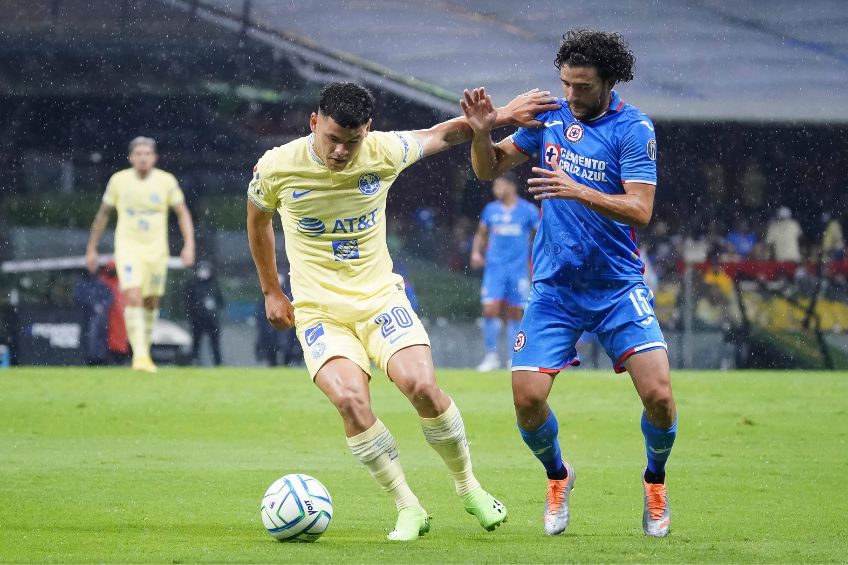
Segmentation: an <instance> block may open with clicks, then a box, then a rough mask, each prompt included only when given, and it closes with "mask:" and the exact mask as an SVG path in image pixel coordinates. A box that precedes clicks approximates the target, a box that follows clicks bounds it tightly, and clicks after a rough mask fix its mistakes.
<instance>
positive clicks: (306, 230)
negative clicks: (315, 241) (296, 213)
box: [297, 218, 327, 237]
mask: <svg viewBox="0 0 848 565" xmlns="http://www.w3.org/2000/svg"><path fill="white" fill-rule="evenodd" d="M326 230H327V226H325V225H324V222H322V221H321V220H319V219H318V218H302V219H300V220H298V222H297V231H299V232H300V233H302V234H303V235H307V236H309V237H318V236H319V235H321V234H323V233H324V232H325V231H326Z"/></svg>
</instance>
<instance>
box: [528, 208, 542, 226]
mask: <svg viewBox="0 0 848 565" xmlns="http://www.w3.org/2000/svg"><path fill="white" fill-rule="evenodd" d="M541 223H542V211H541V210H539V209H538V208H537V207H536V206H535V205H533V204H531V203H529V202H528V203H527V226H528V227H529V228H530V230H531V231H539V224H541Z"/></svg>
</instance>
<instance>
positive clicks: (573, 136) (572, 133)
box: [565, 124, 583, 143]
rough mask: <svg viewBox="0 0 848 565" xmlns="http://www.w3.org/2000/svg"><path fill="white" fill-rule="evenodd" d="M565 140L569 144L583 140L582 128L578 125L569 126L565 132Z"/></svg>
mask: <svg viewBox="0 0 848 565" xmlns="http://www.w3.org/2000/svg"><path fill="white" fill-rule="evenodd" d="M565 139H567V140H568V141H570V142H571V143H577V142H578V141H580V140H581V139H583V126H581V125H580V124H571V125H570V126H568V127H567V128H566V130H565Z"/></svg>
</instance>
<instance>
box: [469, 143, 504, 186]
mask: <svg viewBox="0 0 848 565" xmlns="http://www.w3.org/2000/svg"><path fill="white" fill-rule="evenodd" d="M502 158H503V156H502V155H499V154H498V148H497V146H496V145H495V144H494V142H493V141H492V136H491V132H478V133H476V134H475V135H474V139H473V140H472V141H471V167H472V168H473V169H474V174H475V175H477V178H478V179H480V180H494V179H496V178H497V177H498V176H499V175H500V174H501V173H502V172H503V171H500V167H499V164H500V161H501V160H502Z"/></svg>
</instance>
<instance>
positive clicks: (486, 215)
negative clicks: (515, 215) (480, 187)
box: [480, 203, 492, 228]
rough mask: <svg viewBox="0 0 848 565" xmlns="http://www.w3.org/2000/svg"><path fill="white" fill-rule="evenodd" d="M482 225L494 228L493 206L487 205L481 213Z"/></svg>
mask: <svg viewBox="0 0 848 565" xmlns="http://www.w3.org/2000/svg"><path fill="white" fill-rule="evenodd" d="M480 223H481V224H483V225H484V226H486V227H487V228H490V227H492V204H491V203H489V204H486V205H485V206H484V207H483V211H482V212H480Z"/></svg>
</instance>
